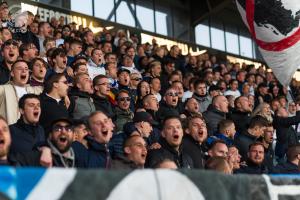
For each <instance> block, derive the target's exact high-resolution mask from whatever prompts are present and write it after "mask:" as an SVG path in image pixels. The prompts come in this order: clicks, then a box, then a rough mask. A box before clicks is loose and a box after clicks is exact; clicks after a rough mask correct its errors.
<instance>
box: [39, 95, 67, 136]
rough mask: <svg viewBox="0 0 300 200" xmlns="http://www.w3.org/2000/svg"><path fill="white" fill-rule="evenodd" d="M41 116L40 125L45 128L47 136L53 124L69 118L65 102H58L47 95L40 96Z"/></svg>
mask: <svg viewBox="0 0 300 200" xmlns="http://www.w3.org/2000/svg"><path fill="white" fill-rule="evenodd" d="M40 100H41V116H40V124H41V125H42V126H43V127H44V129H45V133H46V135H48V134H49V131H50V128H51V127H50V126H51V123H52V122H53V121H54V120H57V119H59V118H69V113H68V110H67V107H66V106H65V102H64V100H60V101H59V102H57V101H56V100H55V99H53V98H51V97H49V96H47V95H46V94H45V93H43V94H41V95H40Z"/></svg>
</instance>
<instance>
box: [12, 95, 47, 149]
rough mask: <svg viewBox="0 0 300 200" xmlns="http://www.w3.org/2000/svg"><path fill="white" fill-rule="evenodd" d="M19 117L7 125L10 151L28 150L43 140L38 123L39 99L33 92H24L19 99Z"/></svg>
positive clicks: (41, 130) (41, 129)
mask: <svg viewBox="0 0 300 200" xmlns="http://www.w3.org/2000/svg"><path fill="white" fill-rule="evenodd" d="M19 109H20V113H21V117H20V119H19V120H18V121H17V122H16V123H15V124H12V125H10V126H9V129H10V133H11V138H12V144H11V147H10V150H11V152H18V153H20V152H22V153H25V152H30V151H33V150H34V148H36V147H38V145H41V144H43V143H44V142H45V134H44V129H43V127H42V126H40V125H39V123H38V122H39V118H40V114H41V106H40V99H39V97H38V96H37V95H35V94H25V95H24V96H22V97H21V98H20V100H19Z"/></svg>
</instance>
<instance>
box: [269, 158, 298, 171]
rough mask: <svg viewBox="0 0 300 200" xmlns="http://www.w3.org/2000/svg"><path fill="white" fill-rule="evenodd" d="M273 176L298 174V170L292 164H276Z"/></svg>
mask: <svg viewBox="0 0 300 200" xmlns="http://www.w3.org/2000/svg"><path fill="white" fill-rule="evenodd" d="M273 173H274V174H300V169H299V167H298V166H297V165H295V164H294V163H291V162H289V161H287V162H286V163H280V164H278V165H277V166H276V167H275V168H274V170H273Z"/></svg>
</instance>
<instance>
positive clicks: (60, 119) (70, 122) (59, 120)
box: [51, 118, 73, 128]
mask: <svg viewBox="0 0 300 200" xmlns="http://www.w3.org/2000/svg"><path fill="white" fill-rule="evenodd" d="M57 122H66V123H68V124H69V125H71V126H73V122H72V120H70V119H69V118H58V119H55V120H53V121H52V122H51V128H52V127H53V126H54V125H55V124H56V123H57Z"/></svg>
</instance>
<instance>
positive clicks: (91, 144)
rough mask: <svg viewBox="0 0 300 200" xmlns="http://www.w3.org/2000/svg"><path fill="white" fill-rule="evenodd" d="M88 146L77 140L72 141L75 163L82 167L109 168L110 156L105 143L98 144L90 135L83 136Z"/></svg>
mask: <svg viewBox="0 0 300 200" xmlns="http://www.w3.org/2000/svg"><path fill="white" fill-rule="evenodd" d="M85 139H86V140H87V143H88V148H85V147H84V146H83V145H82V144H81V143H79V142H73V144H72V148H73V150H74V153H75V165H76V166H78V167H83V168H110V161H111V156H110V152H109V149H108V147H107V145H105V144H100V143H99V142H97V141H95V140H94V139H93V138H92V137H91V136H87V137H85Z"/></svg>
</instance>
